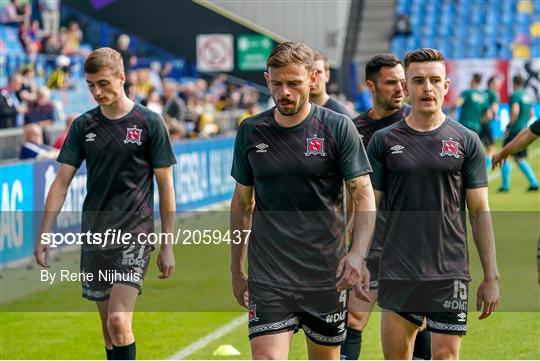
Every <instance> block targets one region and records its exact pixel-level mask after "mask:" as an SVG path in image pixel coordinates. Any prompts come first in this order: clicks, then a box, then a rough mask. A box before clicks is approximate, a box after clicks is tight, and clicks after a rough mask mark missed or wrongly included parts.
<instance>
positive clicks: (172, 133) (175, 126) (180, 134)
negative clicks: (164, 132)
mask: <svg viewBox="0 0 540 361" xmlns="http://www.w3.org/2000/svg"><path fill="white" fill-rule="evenodd" d="M165 120H166V122H167V123H168V128H169V137H170V138H171V140H172V141H174V140H182V139H184V138H185V137H186V128H185V127H184V125H183V124H181V123H180V122H179V121H178V120H176V119H174V118H168V119H167V118H165Z"/></svg>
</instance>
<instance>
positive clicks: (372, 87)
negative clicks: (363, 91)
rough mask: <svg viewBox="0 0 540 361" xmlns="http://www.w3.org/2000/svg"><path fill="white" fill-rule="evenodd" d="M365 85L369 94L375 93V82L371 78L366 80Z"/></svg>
mask: <svg viewBox="0 0 540 361" xmlns="http://www.w3.org/2000/svg"><path fill="white" fill-rule="evenodd" d="M366 86H367V88H368V90H369V92H370V93H371V94H375V90H376V89H375V82H373V80H366Z"/></svg>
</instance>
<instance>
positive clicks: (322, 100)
mask: <svg viewBox="0 0 540 361" xmlns="http://www.w3.org/2000/svg"><path fill="white" fill-rule="evenodd" d="M313 70H315V71H316V72H317V75H318V77H317V82H316V83H315V84H314V85H313V86H312V87H311V89H310V91H309V101H311V102H312V103H315V104H317V105H320V106H321V107H325V108H328V109H330V110H333V111H335V112H338V113H340V114H345V115H346V116H348V117H349V118H351V119H352V118H354V114H353V112H351V111H350V110H349V108H347V106H346V105H345V104H343V103H342V102H340V101H339V100H337V99H335V98H333V97H331V96H330V95H329V94H328V93H327V91H326V84H328V82H329V81H330V63H329V62H328V58H327V57H326V55H324V54H323V53H321V52H320V51H316V52H315V61H314V62H313Z"/></svg>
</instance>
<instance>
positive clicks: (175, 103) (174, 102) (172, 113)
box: [163, 79, 187, 124]
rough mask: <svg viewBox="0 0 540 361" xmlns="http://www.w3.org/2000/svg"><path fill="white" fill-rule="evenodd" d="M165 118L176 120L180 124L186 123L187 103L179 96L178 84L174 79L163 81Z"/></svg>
mask: <svg viewBox="0 0 540 361" xmlns="http://www.w3.org/2000/svg"><path fill="white" fill-rule="evenodd" d="M163 104H164V105H163V116H164V117H165V116H167V117H171V118H174V119H176V120H177V121H178V122H179V123H180V124H183V123H184V122H185V121H186V114H187V106H186V102H185V101H184V100H183V99H182V98H180V97H179V96H178V84H177V83H176V81H174V80H172V79H165V80H164V81H163Z"/></svg>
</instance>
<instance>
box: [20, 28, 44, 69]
mask: <svg viewBox="0 0 540 361" xmlns="http://www.w3.org/2000/svg"><path fill="white" fill-rule="evenodd" d="M36 21H37V20H36ZM37 24H38V25H37V29H36V31H34V30H33V29H32V25H31V24H30V22H29V21H28V20H24V21H23V22H21V24H20V25H19V41H20V42H21V45H22V47H23V49H24V51H25V52H26V54H27V55H28V56H29V58H30V61H31V62H34V61H35V56H36V55H37V53H38V52H39V51H40V50H41V38H38V36H40V33H38V32H37V30H38V29H39V22H38V23H37ZM34 26H35V25H34Z"/></svg>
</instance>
